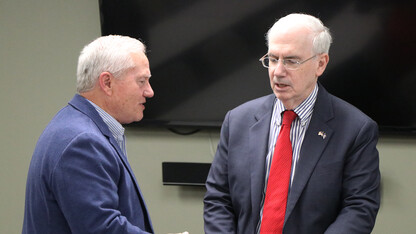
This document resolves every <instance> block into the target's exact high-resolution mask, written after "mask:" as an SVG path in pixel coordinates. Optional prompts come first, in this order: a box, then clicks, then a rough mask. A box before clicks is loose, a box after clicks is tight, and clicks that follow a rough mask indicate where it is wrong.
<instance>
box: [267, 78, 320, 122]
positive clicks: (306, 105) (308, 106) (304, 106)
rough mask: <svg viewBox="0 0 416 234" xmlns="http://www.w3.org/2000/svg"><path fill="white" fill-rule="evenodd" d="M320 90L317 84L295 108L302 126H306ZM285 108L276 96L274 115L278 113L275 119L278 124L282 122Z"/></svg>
mask: <svg viewBox="0 0 416 234" xmlns="http://www.w3.org/2000/svg"><path fill="white" fill-rule="evenodd" d="M318 90H319V88H318V84H316V85H315V88H314V89H313V91H312V93H311V94H309V96H308V97H307V98H306V99H305V100H304V101H303V102H302V103H301V104H300V105H299V106H297V107H296V108H295V109H294V110H293V111H294V112H295V113H296V114H297V115H298V118H299V119H300V122H301V125H302V126H304V125H305V124H306V123H307V121H308V120H309V119H310V117H311V116H312V112H313V107H314V106H315V102H316V97H317V94H318ZM285 110H286V109H285V106H284V105H283V103H282V101H280V100H279V99H278V98H276V99H275V104H274V115H276V116H275V120H276V124H277V125H278V126H280V125H281V124H282V112H283V111H285Z"/></svg>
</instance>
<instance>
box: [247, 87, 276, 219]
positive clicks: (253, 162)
mask: <svg viewBox="0 0 416 234" xmlns="http://www.w3.org/2000/svg"><path fill="white" fill-rule="evenodd" d="M274 99H275V96H274V94H272V95H270V96H268V97H267V99H266V101H265V102H264V104H263V105H262V106H261V108H260V111H259V112H258V113H256V115H255V116H254V118H255V120H256V122H255V123H254V124H253V125H252V126H251V127H250V131H249V132H250V133H249V152H248V153H249V157H250V172H251V177H250V178H251V181H250V186H251V207H252V212H253V217H254V218H253V222H254V224H253V225H254V227H256V226H257V222H258V220H259V215H260V203H261V198H262V192H263V190H264V180H265V177H264V175H265V163H266V156H267V150H268V140H269V129H270V120H271V115H272V110H273V102H274Z"/></svg>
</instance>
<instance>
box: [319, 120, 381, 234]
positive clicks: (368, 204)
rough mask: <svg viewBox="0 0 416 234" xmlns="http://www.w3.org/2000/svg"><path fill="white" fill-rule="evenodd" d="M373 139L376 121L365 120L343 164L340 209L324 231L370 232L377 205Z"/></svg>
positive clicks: (377, 177) (376, 161)
mask: <svg viewBox="0 0 416 234" xmlns="http://www.w3.org/2000/svg"><path fill="white" fill-rule="evenodd" d="M377 139H378V128H377V124H376V123H375V122H374V121H367V122H365V123H364V125H363V126H362V128H361V130H360V131H359V134H358V135H357V137H356V139H355V141H354V142H352V143H351V147H350V150H349V152H348V156H347V157H346V162H345V164H344V172H343V174H344V177H343V184H342V191H343V192H342V206H341V210H340V212H339V213H338V216H337V218H336V219H335V221H334V222H333V223H332V224H331V225H330V226H329V227H328V229H327V230H326V232H325V233H326V234H332V233H333V234H335V233H336V234H342V233H363V234H367V233H371V230H372V229H373V226H374V223H375V219H376V215H377V212H378V209H379V205H380V171H379V156H378V151H377V149H376V144H377Z"/></svg>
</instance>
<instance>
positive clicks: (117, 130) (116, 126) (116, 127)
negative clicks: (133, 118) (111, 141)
mask: <svg viewBox="0 0 416 234" xmlns="http://www.w3.org/2000/svg"><path fill="white" fill-rule="evenodd" d="M87 100H88V99H87ZM88 101H89V102H90V103H91V105H93V106H94V108H95V110H97V112H98V114H99V115H100V116H101V118H102V119H103V121H104V123H105V124H107V126H108V129H110V132H111V134H112V135H113V137H114V138H115V139H116V141H117V143H118V145H119V146H120V149H121V150H122V151H123V152H124V155H125V156H126V157H127V151H126V138H125V136H124V128H123V126H122V125H121V124H120V123H119V122H118V121H117V120H116V119H114V117H113V116H111V115H110V114H108V113H107V112H105V111H104V110H103V109H101V108H100V107H99V106H97V105H96V104H95V103H93V102H92V101H90V100H88Z"/></svg>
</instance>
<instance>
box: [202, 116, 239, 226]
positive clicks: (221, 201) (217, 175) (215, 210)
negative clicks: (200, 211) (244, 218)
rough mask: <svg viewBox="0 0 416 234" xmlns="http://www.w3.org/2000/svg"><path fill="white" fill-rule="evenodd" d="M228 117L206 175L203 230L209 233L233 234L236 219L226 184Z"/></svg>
mask: <svg viewBox="0 0 416 234" xmlns="http://www.w3.org/2000/svg"><path fill="white" fill-rule="evenodd" d="M229 115H230V113H227V115H226V117H225V119H224V123H223V125H222V128H221V137H220V142H219V144H218V148H217V152H216V154H215V157H214V160H213V162H212V165H211V169H210V172H209V174H208V178H207V182H206V188H207V192H206V194H205V197H204V230H205V233H206V234H210V233H235V232H236V218H235V214H234V211H233V205H232V201H231V195H230V189H229V183H228V179H229V178H228V157H227V156H228V136H229V128H228V127H229V125H228V123H229Z"/></svg>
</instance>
